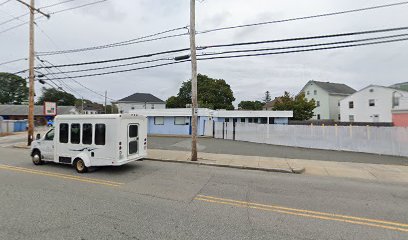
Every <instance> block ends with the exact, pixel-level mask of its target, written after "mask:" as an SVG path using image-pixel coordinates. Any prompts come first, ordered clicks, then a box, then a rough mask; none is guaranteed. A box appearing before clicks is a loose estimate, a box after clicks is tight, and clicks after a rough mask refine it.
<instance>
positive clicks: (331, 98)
mask: <svg viewBox="0 0 408 240" xmlns="http://www.w3.org/2000/svg"><path fill="white" fill-rule="evenodd" d="M301 92H304V93H305V96H306V98H307V99H308V100H311V99H314V100H315V101H316V108H315V109H314V110H313V113H314V116H313V118H312V119H317V120H319V119H325V120H328V119H331V120H340V100H342V99H343V98H345V97H347V96H349V95H351V94H353V93H355V92H356V90H355V89H353V88H351V87H349V86H347V85H346V84H343V83H331V82H318V81H313V80H312V81H309V82H308V83H307V84H306V85H305V86H304V87H303V89H302V91H301Z"/></svg>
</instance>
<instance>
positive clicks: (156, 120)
mask: <svg viewBox="0 0 408 240" xmlns="http://www.w3.org/2000/svg"><path fill="white" fill-rule="evenodd" d="M154 125H164V117H154Z"/></svg>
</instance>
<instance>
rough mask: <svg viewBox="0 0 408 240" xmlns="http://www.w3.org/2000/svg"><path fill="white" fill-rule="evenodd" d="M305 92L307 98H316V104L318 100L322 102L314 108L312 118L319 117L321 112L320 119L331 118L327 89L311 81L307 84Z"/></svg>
mask: <svg viewBox="0 0 408 240" xmlns="http://www.w3.org/2000/svg"><path fill="white" fill-rule="evenodd" d="M304 92H305V97H306V99H307V100H311V99H314V100H315V101H316V104H317V101H319V103H320V106H319V107H316V108H315V109H314V110H313V114H314V116H313V117H312V119H318V115H319V114H320V119H330V110H329V109H330V102H329V94H328V93H327V91H326V90H324V89H322V88H321V87H319V86H317V85H315V84H313V83H309V84H308V85H307V86H305V88H304Z"/></svg>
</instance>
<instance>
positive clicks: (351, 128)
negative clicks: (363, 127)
mask: <svg viewBox="0 0 408 240" xmlns="http://www.w3.org/2000/svg"><path fill="white" fill-rule="evenodd" d="M349 129H350V138H353V126H352V125H351V124H350V127H349Z"/></svg>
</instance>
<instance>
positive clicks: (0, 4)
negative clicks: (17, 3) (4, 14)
mask: <svg viewBox="0 0 408 240" xmlns="http://www.w3.org/2000/svg"><path fill="white" fill-rule="evenodd" d="M10 1H11V0H6V1H4V2H2V3H0V6H3V5H4V4H6V3H8V2H10Z"/></svg>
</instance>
